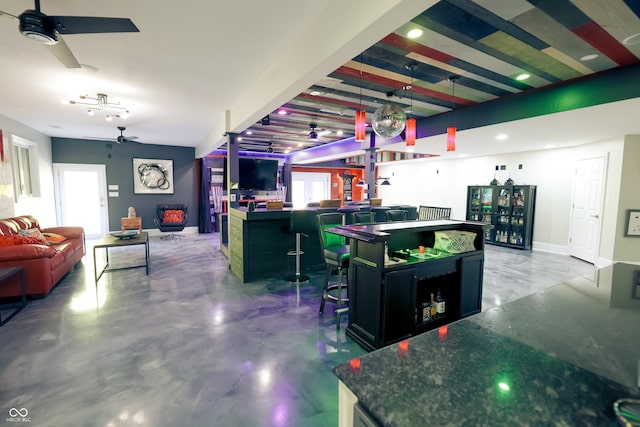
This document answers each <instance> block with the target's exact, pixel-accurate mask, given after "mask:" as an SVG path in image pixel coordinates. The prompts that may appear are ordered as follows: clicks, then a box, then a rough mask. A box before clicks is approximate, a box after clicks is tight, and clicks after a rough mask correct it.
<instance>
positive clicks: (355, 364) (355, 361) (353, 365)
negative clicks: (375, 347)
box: [349, 357, 360, 369]
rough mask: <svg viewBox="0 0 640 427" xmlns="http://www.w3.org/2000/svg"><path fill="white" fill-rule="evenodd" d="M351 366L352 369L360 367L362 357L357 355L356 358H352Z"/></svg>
mask: <svg viewBox="0 0 640 427" xmlns="http://www.w3.org/2000/svg"><path fill="white" fill-rule="evenodd" d="M349 366H351V369H360V358H359V357H356V358H355V359H351V360H350V361H349Z"/></svg>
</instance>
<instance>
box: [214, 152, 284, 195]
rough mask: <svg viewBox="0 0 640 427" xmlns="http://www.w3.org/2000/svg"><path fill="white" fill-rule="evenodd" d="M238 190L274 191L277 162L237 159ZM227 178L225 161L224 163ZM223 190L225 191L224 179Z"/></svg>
mask: <svg viewBox="0 0 640 427" xmlns="http://www.w3.org/2000/svg"><path fill="white" fill-rule="evenodd" d="M238 169H239V170H238V175H239V177H238V189H239V190H243V191H248V190H252V191H275V190H276V184H277V180H278V161H277V160H269V159H252V158H248V157H240V158H238ZM224 176H225V177H226V176H227V159H225V162H224ZM223 188H224V189H225V190H226V189H227V181H226V178H225V180H224V185H223Z"/></svg>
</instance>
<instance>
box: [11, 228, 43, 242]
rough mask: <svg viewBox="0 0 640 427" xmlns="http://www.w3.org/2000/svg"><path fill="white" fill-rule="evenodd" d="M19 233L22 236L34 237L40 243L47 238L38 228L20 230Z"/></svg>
mask: <svg viewBox="0 0 640 427" xmlns="http://www.w3.org/2000/svg"><path fill="white" fill-rule="evenodd" d="M18 234H19V235H20V236H27V237H32V238H34V239H36V240H38V241H39V242H40V243H46V242H47V241H46V239H45V238H44V236H43V235H42V233H41V232H40V230H39V229H37V228H28V229H26V230H18Z"/></svg>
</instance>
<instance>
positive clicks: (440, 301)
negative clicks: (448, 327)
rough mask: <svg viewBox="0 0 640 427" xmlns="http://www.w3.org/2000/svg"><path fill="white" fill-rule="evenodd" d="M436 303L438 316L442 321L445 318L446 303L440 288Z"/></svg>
mask: <svg viewBox="0 0 640 427" xmlns="http://www.w3.org/2000/svg"><path fill="white" fill-rule="evenodd" d="M435 303H436V316H437V317H438V318H439V319H442V318H443V317H445V302H444V298H443V297H442V293H441V292H440V288H438V293H437V294H436V299H435Z"/></svg>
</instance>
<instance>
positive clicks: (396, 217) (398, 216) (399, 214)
mask: <svg viewBox="0 0 640 427" xmlns="http://www.w3.org/2000/svg"><path fill="white" fill-rule="evenodd" d="M384 215H385V217H386V219H387V221H406V220H407V211H405V210H402V209H389V210H388V211H385V212H384Z"/></svg>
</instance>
